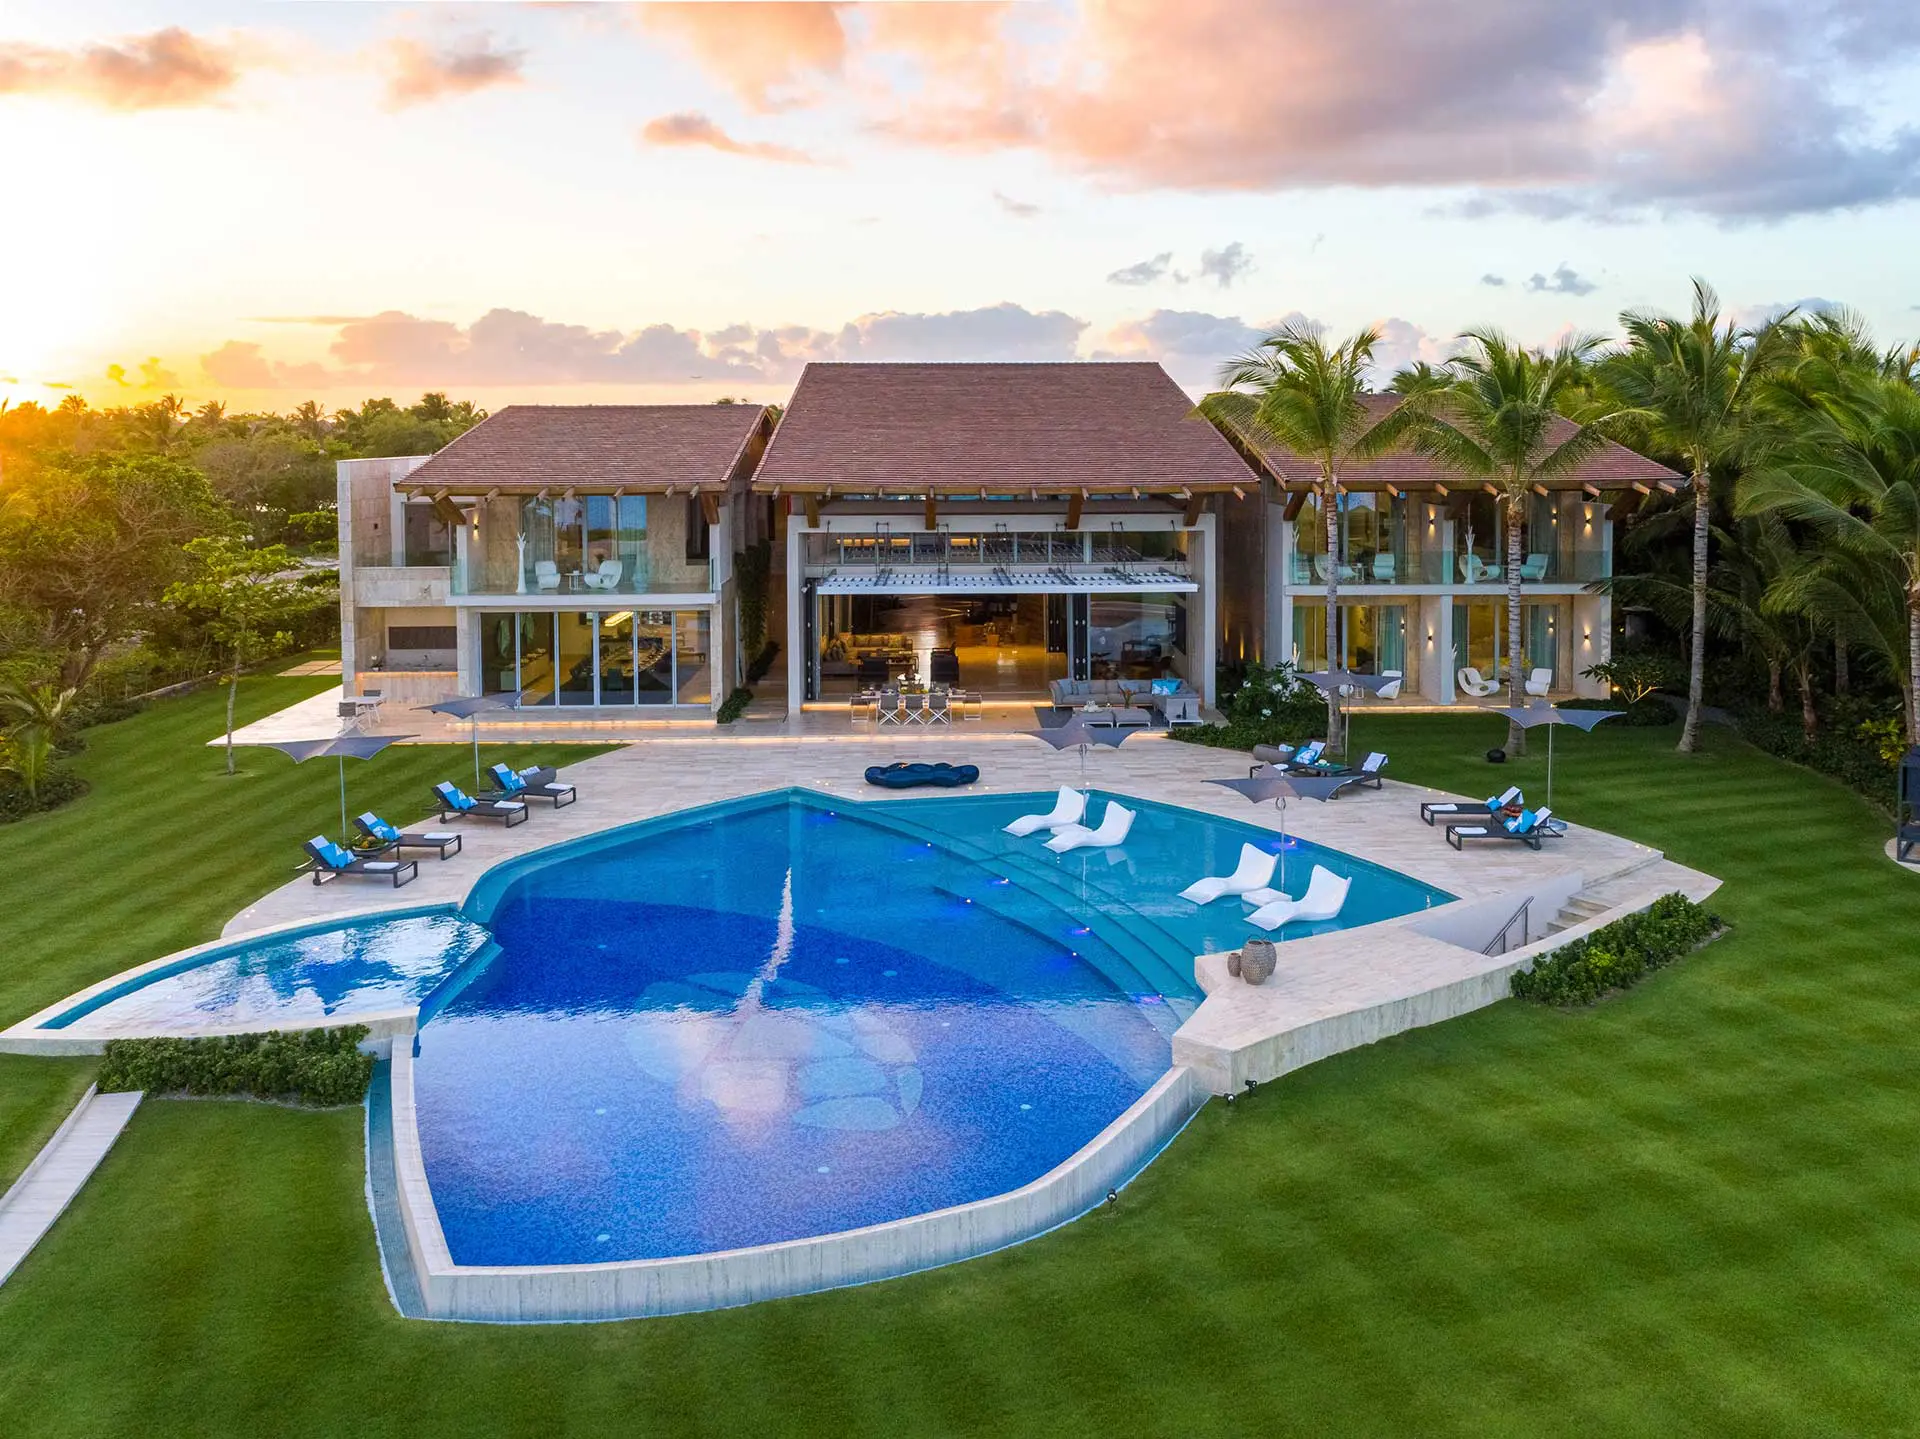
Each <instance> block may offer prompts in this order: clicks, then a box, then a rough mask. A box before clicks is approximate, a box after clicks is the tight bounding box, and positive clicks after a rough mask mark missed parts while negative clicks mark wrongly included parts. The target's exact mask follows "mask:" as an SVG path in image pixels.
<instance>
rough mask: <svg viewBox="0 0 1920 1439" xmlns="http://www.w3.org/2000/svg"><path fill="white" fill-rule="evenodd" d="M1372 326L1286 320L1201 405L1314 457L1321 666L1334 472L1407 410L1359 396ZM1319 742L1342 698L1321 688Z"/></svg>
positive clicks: (1379, 446)
mask: <svg viewBox="0 0 1920 1439" xmlns="http://www.w3.org/2000/svg"><path fill="white" fill-rule="evenodd" d="M1379 342H1380V331H1379V330H1378V329H1377V328H1375V327H1373V326H1369V327H1367V328H1366V329H1364V330H1361V331H1359V332H1358V333H1357V334H1354V335H1352V336H1350V337H1349V338H1347V339H1345V340H1343V341H1341V342H1340V343H1338V344H1329V343H1328V341H1327V337H1326V333H1325V332H1324V331H1323V330H1322V329H1321V328H1320V327H1319V326H1317V325H1311V324H1305V323H1296V324H1289V325H1286V326H1284V327H1282V328H1281V329H1279V330H1277V331H1275V332H1274V333H1273V334H1271V335H1269V336H1267V338H1266V339H1264V340H1262V341H1261V342H1260V343H1259V344H1258V345H1257V346H1255V347H1254V348H1253V349H1252V350H1251V351H1249V352H1248V353H1246V354H1244V355H1241V356H1239V357H1237V358H1236V359H1233V360H1230V361H1228V362H1227V364H1226V365H1225V366H1223V367H1222V369H1221V372H1220V383H1221V385H1222V386H1223V390H1222V392H1220V393H1216V394H1212V395H1209V396H1207V398H1206V399H1204V400H1202V401H1201V402H1200V411H1201V413H1202V414H1204V415H1205V416H1206V417H1207V418H1208V419H1210V420H1212V421H1213V422H1214V423H1215V424H1216V425H1219V426H1220V427H1221V428H1222V429H1223V430H1225V431H1226V432H1227V433H1228V434H1230V435H1233V436H1235V437H1237V438H1238V439H1239V440H1240V441H1241V442H1242V443H1243V444H1247V445H1250V446H1251V447H1253V448H1254V449H1256V450H1260V451H1266V452H1269V453H1271V452H1277V451H1289V450H1290V451H1292V452H1293V453H1294V454H1297V455H1299V456H1300V457H1301V458H1302V459H1304V460H1306V461H1307V462H1308V463H1309V464H1311V465H1313V467H1314V469H1315V473H1316V476H1317V478H1316V481H1315V486H1314V491H1315V497H1316V498H1317V499H1318V501H1319V505H1320V517H1321V520H1322V522H1323V523H1324V524H1325V526H1326V544H1327V569H1326V582H1327V619H1326V623H1327V665H1328V667H1329V668H1330V669H1337V668H1338V667H1339V665H1340V654H1341V651H1340V640H1339V637H1340V629H1339V615H1340V566H1339V563H1338V560H1339V556H1340V494H1341V484H1340V475H1341V471H1342V470H1344V469H1345V468H1346V467H1347V465H1348V464H1350V463H1351V462H1352V461H1354V460H1358V459H1363V458H1365V457H1367V456H1370V455H1377V454H1380V453H1383V452H1384V451H1386V450H1389V449H1392V448H1394V447H1395V446H1396V445H1398V444H1399V443H1401V440H1402V437H1403V435H1404V434H1405V432H1406V429H1407V425H1408V422H1409V420H1410V419H1411V415H1410V414H1407V413H1402V412H1401V410H1400V409H1398V408H1389V407H1386V406H1381V405H1369V404H1368V403H1367V398H1368V395H1367V375H1368V370H1369V368H1370V367H1371V365H1372V363H1373V350H1374V346H1375V345H1377V344H1378V343H1379ZM1327 743H1328V744H1330V745H1334V746H1336V747H1339V748H1342V749H1344V747H1345V745H1344V739H1343V736H1342V734H1341V725H1340V698H1339V695H1338V693H1337V690H1336V689H1335V688H1334V687H1331V686H1330V687H1329V689H1328V693H1327Z"/></svg>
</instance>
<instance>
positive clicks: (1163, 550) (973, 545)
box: [805, 531, 1187, 575]
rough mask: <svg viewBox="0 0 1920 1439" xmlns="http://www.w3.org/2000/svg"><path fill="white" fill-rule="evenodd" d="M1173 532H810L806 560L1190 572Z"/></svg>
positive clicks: (821, 564) (870, 565) (823, 565)
mask: <svg viewBox="0 0 1920 1439" xmlns="http://www.w3.org/2000/svg"><path fill="white" fill-rule="evenodd" d="M1173 538H1174V537H1173V536H1172V535H1171V534H1169V533H1167V532H1160V531H1146V532H1138V533H1135V532H1127V531H1119V532H1115V533H1112V534H1105V533H1100V534H1095V533H1089V532H1073V531H1026V532H1020V531H1015V532H1008V533H995V534H966V535H952V534H944V533H940V532H933V533H927V534H905V535H875V534H848V535H818V534H816V535H808V536H807V538H806V552H805V553H806V564H807V567H808V569H809V570H811V571H814V572H816V573H824V572H825V571H827V570H833V569H854V570H859V569H871V570H882V569H945V570H977V571H990V570H994V569H1016V568H1018V569H1036V568H1038V569H1064V570H1067V571H1069V572H1085V571H1095V572H1098V571H1105V570H1113V569H1118V570H1122V571H1130V570H1134V569H1138V568H1142V567H1151V568H1153V569H1154V570H1155V571H1157V572H1164V573H1166V574H1170V575H1185V574H1186V573H1187V558H1186V555H1185V554H1184V553H1182V552H1181V550H1180V548H1179V547H1178V546H1177V545H1176V544H1175V543H1173Z"/></svg>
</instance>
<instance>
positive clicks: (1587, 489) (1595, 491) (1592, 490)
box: [1580, 484, 1600, 500]
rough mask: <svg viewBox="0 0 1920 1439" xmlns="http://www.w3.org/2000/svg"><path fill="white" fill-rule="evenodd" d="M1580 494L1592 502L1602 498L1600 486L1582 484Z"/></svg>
mask: <svg viewBox="0 0 1920 1439" xmlns="http://www.w3.org/2000/svg"><path fill="white" fill-rule="evenodd" d="M1580 493H1581V494H1583V495H1585V496H1586V497H1587V498H1588V499H1590V500H1597V499H1599V498H1600V487H1599V486H1598V485H1589V484H1582V485H1581V486H1580Z"/></svg>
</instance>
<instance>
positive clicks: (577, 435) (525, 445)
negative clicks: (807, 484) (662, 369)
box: [407, 405, 766, 494]
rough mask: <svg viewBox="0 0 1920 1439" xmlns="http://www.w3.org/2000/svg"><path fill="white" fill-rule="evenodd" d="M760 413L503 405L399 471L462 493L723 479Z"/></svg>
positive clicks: (723, 408) (412, 481) (749, 408)
mask: <svg viewBox="0 0 1920 1439" xmlns="http://www.w3.org/2000/svg"><path fill="white" fill-rule="evenodd" d="M765 413H766V411H765V410H764V409H762V408H761V407H760V406H759V405H509V406H508V407H507V408H506V409H504V410H501V411H499V412H498V413H496V414H494V415H491V416H489V417H488V418H487V419H485V420H482V421H481V422H480V423H479V424H478V425H475V426H474V427H473V428H472V429H471V430H468V431H467V432H466V433H465V434H464V435H462V436H460V438H459V439H457V440H455V441H453V442H452V443H451V444H449V445H448V446H447V447H446V448H445V449H443V450H441V451H440V452H439V453H438V454H436V455H435V456H434V457H433V458H432V459H430V460H428V461H427V462H426V463H425V464H424V465H422V466H421V467H420V468H419V469H417V470H415V471H414V472H413V473H412V474H411V475H409V476H408V477H407V483H408V484H409V485H417V486H421V487H425V488H430V489H434V488H446V489H452V490H457V491H459V492H461V493H463V494H470V493H473V492H474V491H476V490H486V489H488V488H491V487H494V486H500V487H503V488H524V487H526V486H527V485H530V484H538V485H549V486H552V487H554V488H556V489H558V488H564V487H566V486H569V485H572V486H578V487H582V488H612V487H624V488H627V489H634V490H641V489H662V488H664V487H666V486H668V485H677V486H692V485H696V484H698V485H704V486H706V487H707V488H709V489H714V488H718V487H721V486H724V485H725V483H726V481H727V477H728V476H729V475H730V474H731V473H732V471H733V468H734V465H735V464H736V463H737V462H738V460H739V458H740V456H741V453H742V452H743V451H744V450H745V449H746V446H747V442H748V441H749V440H750V439H751V438H752V436H753V432H754V427H755V426H756V425H758V424H759V423H760V421H761V418H762V417H763V416H764V415H765Z"/></svg>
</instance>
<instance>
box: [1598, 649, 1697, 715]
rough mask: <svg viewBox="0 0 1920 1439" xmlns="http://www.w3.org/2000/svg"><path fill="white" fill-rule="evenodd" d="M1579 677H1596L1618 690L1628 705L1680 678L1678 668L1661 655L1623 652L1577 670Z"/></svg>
mask: <svg viewBox="0 0 1920 1439" xmlns="http://www.w3.org/2000/svg"><path fill="white" fill-rule="evenodd" d="M1580 673H1581V675H1582V677H1583V678H1586V679H1590V680H1600V681H1602V682H1603V683H1605V684H1608V685H1611V686H1612V687H1613V688H1614V689H1617V690H1619V691H1620V695H1621V698H1623V699H1625V700H1626V702H1627V703H1628V704H1633V703H1635V702H1637V701H1639V700H1643V699H1645V698H1647V696H1649V695H1651V694H1652V693H1653V692H1654V691H1655V690H1659V689H1669V688H1671V687H1672V686H1674V685H1675V684H1678V683H1679V680H1680V667H1679V666H1678V665H1677V664H1675V663H1674V662H1673V661H1672V660H1670V659H1668V658H1667V657H1666V656H1665V655H1654V654H1623V655H1615V656H1614V657H1613V658H1612V659H1610V660H1603V661H1602V662H1601V663H1599V664H1597V665H1593V666H1591V667H1590V668H1588V669H1584V670H1582V671H1580Z"/></svg>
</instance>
